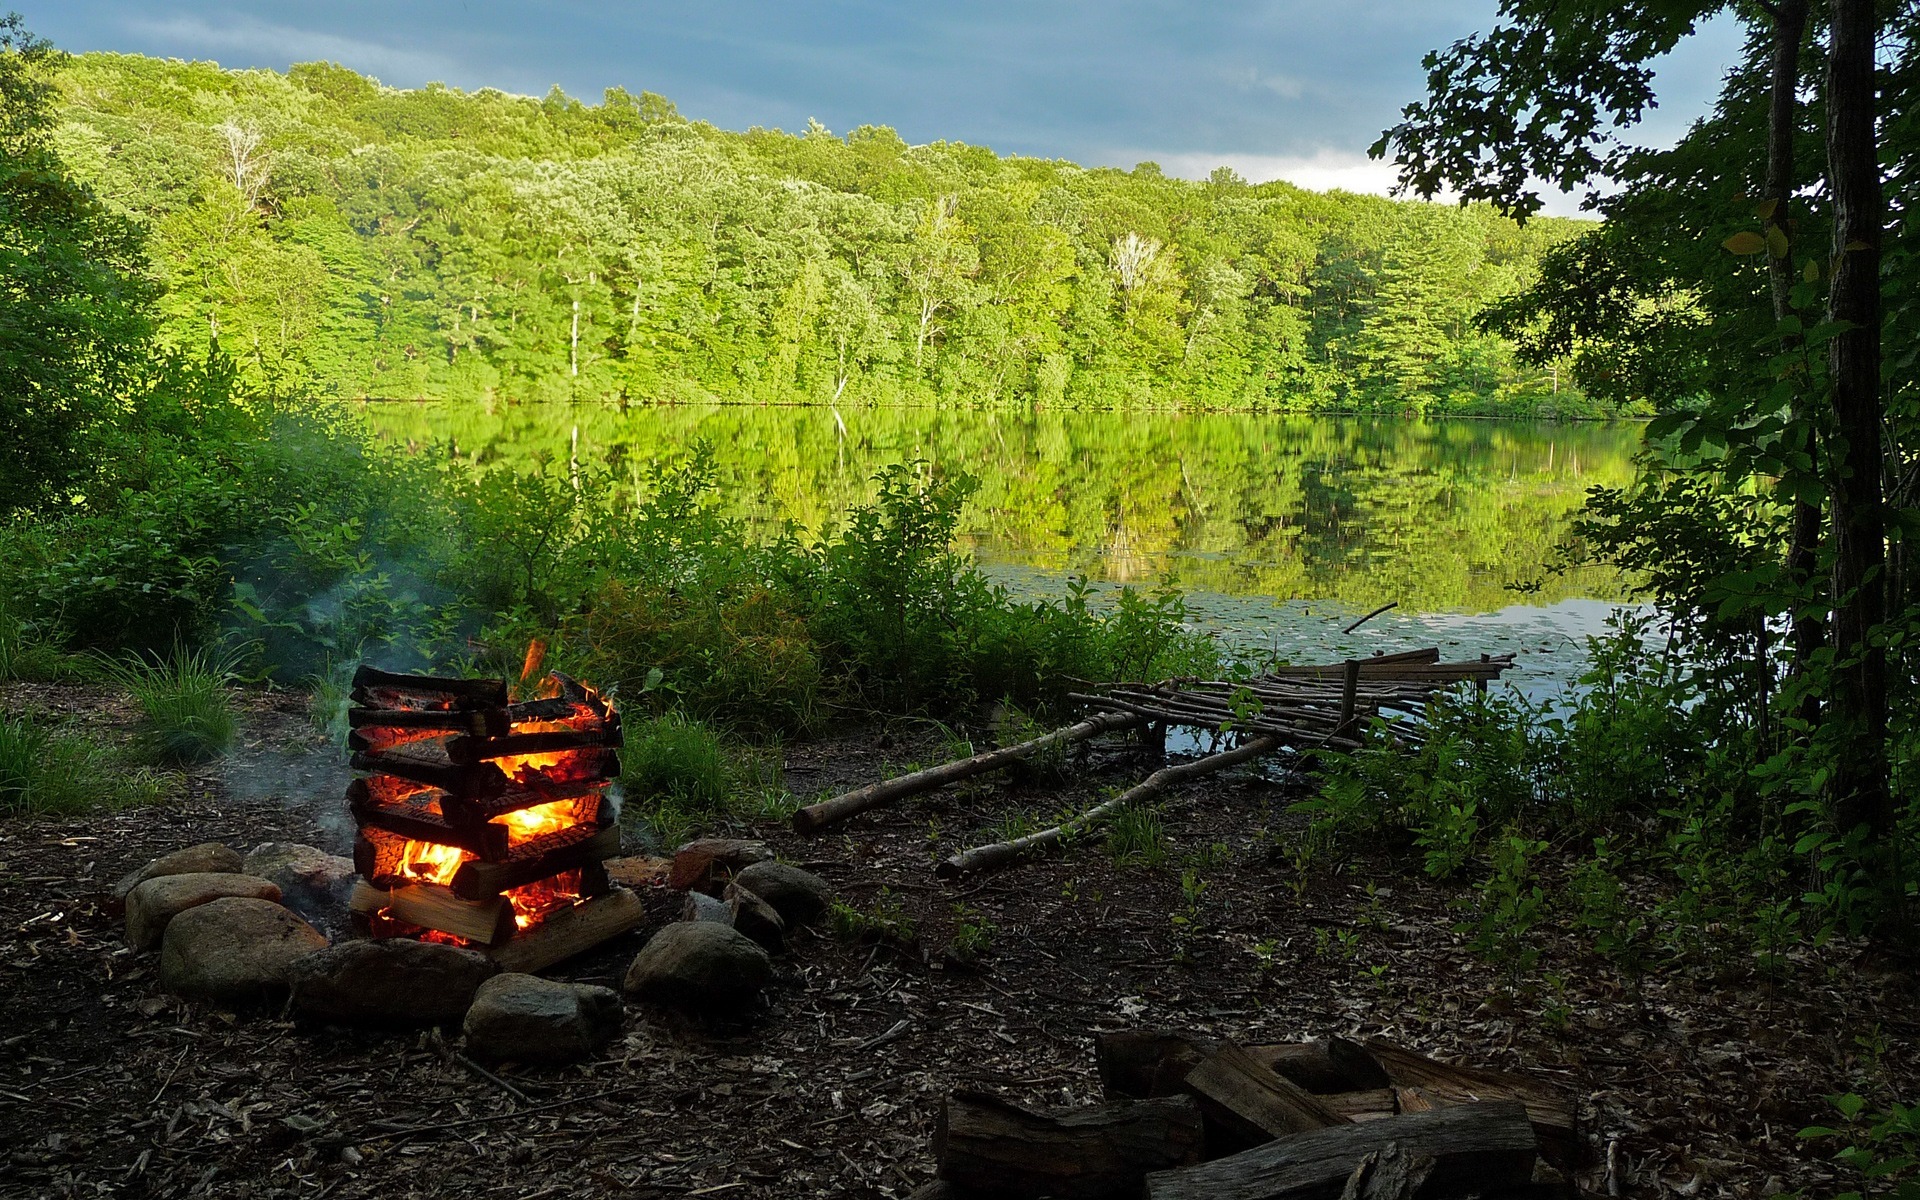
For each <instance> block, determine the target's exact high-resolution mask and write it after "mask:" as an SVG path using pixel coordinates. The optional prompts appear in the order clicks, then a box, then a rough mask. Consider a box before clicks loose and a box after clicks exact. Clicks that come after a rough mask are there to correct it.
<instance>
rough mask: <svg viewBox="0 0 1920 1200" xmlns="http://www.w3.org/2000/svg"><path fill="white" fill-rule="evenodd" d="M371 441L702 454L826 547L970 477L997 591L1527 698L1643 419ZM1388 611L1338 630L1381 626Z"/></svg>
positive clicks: (693, 412)
mask: <svg viewBox="0 0 1920 1200" xmlns="http://www.w3.org/2000/svg"><path fill="white" fill-rule="evenodd" d="M367 411H368V414H369V417H370V419H371V421H372V423H373V425H374V428H375V429H376V431H377V432H378V433H379V435H380V436H381V437H383V438H386V439H390V440H392V441H395V442H400V443H406V444H410V445H412V446H414V447H416V448H422V449H424V448H426V447H427V446H431V445H439V446H443V447H448V448H449V450H450V452H451V453H453V454H455V455H457V456H458V457H460V458H463V459H466V460H468V461H471V462H479V463H488V462H508V463H518V462H525V463H534V462H543V463H562V464H564V463H566V462H567V461H568V460H569V458H570V457H573V458H577V461H579V462H580V463H582V464H601V465H610V466H612V467H613V468H614V470H615V472H616V476H617V477H619V478H621V479H623V480H630V481H632V482H634V483H635V484H638V483H639V482H640V481H641V480H643V479H644V478H645V472H646V469H647V464H649V463H650V462H653V461H655V460H658V459H660V458H663V457H675V456H678V455H681V454H683V453H684V452H685V449H686V448H687V447H688V446H690V445H692V444H693V443H694V442H695V441H696V440H705V441H706V442H707V443H709V444H710V445H711V446H712V447H713V449H714V453H715V457H716V460H717V465H718V467H719V471H720V477H721V481H722V489H723V503H724V506H725V507H726V508H727V510H728V511H730V512H731V513H733V514H734V515H736V516H738V517H740V518H741V519H743V520H745V521H748V522H749V523H751V524H752V525H754V526H755V527H758V528H761V529H764V530H768V531H771V530H773V529H777V528H778V527H779V526H780V525H781V524H782V523H783V522H786V521H793V522H796V523H798V524H799V525H800V526H802V527H803V528H805V529H807V530H809V531H815V532H817V531H819V530H820V529H822V528H825V527H828V526H830V525H831V524H832V523H833V522H834V521H836V520H837V519H838V518H839V516H840V515H841V514H843V513H845V512H846V511H847V510H848V509H849V508H850V507H852V506H854V505H856V504H859V503H862V502H864V501H866V500H869V499H871V498H872V496H873V491H874V489H873V483H872V477H873V474H874V472H875V471H877V470H879V469H880V468H881V467H883V466H885V465H887V464H889V463H895V462H904V461H909V460H913V459H925V460H926V461H928V462H929V463H932V464H934V466H935V467H936V469H939V470H943V471H948V472H965V473H967V474H969V475H972V476H974V477H976V478H977V479H978V480H979V481H980V488H979V490H978V491H977V492H976V493H975V494H974V497H973V499H972V500H971V501H970V502H969V503H968V505H967V507H966V509H965V511H964V512H963V514H962V518H961V526H960V540H961V543H962V545H963V546H964V547H965V548H966V549H967V550H968V551H969V552H970V553H972V555H973V556H974V557H975V559H976V560H977V561H978V562H979V563H980V564H981V566H982V567H983V568H984V569H985V570H987V571H988V572H989V573H990V574H991V575H993V576H994V577H995V578H996V579H998V580H1000V581H1001V582H1002V583H1004V584H1006V585H1007V586H1008V587H1009V588H1010V589H1012V590H1014V591H1016V592H1020V593H1026V594H1041V593H1057V592H1058V591H1059V590H1060V589H1061V588H1062V587H1063V586H1064V583H1065V581H1066V579H1067V578H1068V577H1069V575H1073V574H1079V575H1084V576H1086V577H1087V578H1089V579H1091V580H1094V581H1096V582H1098V583H1102V584H1107V585H1121V584H1128V585H1133V586H1137V587H1152V586H1156V585H1158V584H1159V583H1161V582H1163V581H1166V582H1172V583H1175V584H1177V585H1178V586H1179V587H1180V588H1181V589H1182V590H1183V591H1185V592H1187V594H1188V597H1189V604H1190V606H1191V608H1192V610H1193V614H1194V621H1195V623H1196V624H1197V625H1199V626H1201V627H1204V628H1207V629H1210V630H1213V631H1215V632H1217V633H1219V634H1221V635H1223V636H1224V637H1226V638H1227V639H1228V640H1229V641H1231V642H1233V643H1235V644H1237V645H1240V646H1243V647H1257V648H1259V649H1263V650H1267V651H1270V652H1274V653H1278V654H1280V655H1283V656H1285V657H1287V658H1290V659H1292V660H1293V661H1305V660H1310V659H1317V660H1324V659H1327V658H1337V657H1341V656H1344V655H1346V654H1349V653H1371V652H1372V651H1374V650H1393V649H1404V648H1410V647H1412V646H1415V645H1422V644H1425V645H1431V644H1435V643H1436V642H1438V643H1439V644H1441V645H1443V646H1446V647H1449V648H1450V649H1449V653H1450V654H1451V653H1452V649H1451V648H1457V649H1458V651H1459V652H1461V653H1464V654H1468V655H1471V656H1477V655H1478V654H1480V653H1504V652H1508V651H1513V652H1515V653H1517V654H1520V655H1521V656H1522V662H1523V663H1524V664H1525V665H1527V666H1528V667H1529V668H1531V669H1530V670H1528V671H1527V672H1525V673H1524V675H1525V678H1524V680H1523V683H1524V690H1526V691H1528V692H1535V693H1537V692H1540V691H1542V690H1543V689H1551V688H1552V687H1554V686H1557V684H1558V682H1559V681H1560V680H1562V679H1564V678H1565V676H1566V675H1567V674H1568V672H1569V671H1571V670H1572V669H1574V668H1575V666H1576V665H1577V663H1578V661H1579V657H1580V654H1579V652H1580V650H1581V649H1582V648H1583V647H1584V641H1583V639H1584V637H1585V636H1586V635H1587V634H1590V633H1596V632H1599V631H1600V629H1601V627H1602V622H1603V621H1604V618H1605V617H1606V615H1607V614H1608V613H1609V612H1610V611H1611V610H1612V609H1613V608H1615V607H1616V606H1617V605H1616V603H1615V602H1618V601H1621V600H1623V599H1624V597H1625V588H1624V584H1623V581H1622V580H1621V579H1620V578H1619V577H1618V576H1617V575H1616V574H1615V573H1614V572H1612V571H1611V570H1607V569H1604V568H1598V567H1593V566H1584V567H1579V568H1575V569H1572V570H1565V571H1556V570H1554V560H1555V552H1556V549H1557V547H1558V546H1559V545H1560V543H1561V541H1562V539H1563V537H1564V535H1565V533H1566V532H1567V529H1568V526H1569V522H1570V520H1571V518H1572V516H1573V515H1574V513H1575V512H1577V511H1578V509H1579V508H1580V506H1581V504H1582V503H1583V501H1584V500H1585V496H1586V492H1587V489H1589V488H1592V487H1600V486H1619V485H1621V484H1624V483H1626V482H1627V481H1628V480H1629V479H1630V478H1631V476H1632V462H1631V460H1632V456H1633V454H1634V452H1635V450H1636V449H1638V447H1639V443H1640V434H1641V427H1640V426H1639V425H1637V424H1632V423H1583V424H1554V423H1547V422H1515V421H1482V420H1421V419H1411V418H1406V419H1341V418H1326V417H1301V416H1249V415H1222V414H1180V413H1117V412H1042V413H1008V412H993V411H971V410H951V409H947V410H938V409H927V408H886V409H860V408H844V409H840V410H839V411H838V412H836V411H835V410H833V409H831V408H813V407H741V406H728V407H712V408H696V407H671V408H652V407H632V408H628V409H625V410H622V409H619V408H616V407H611V406H600V405H594V406H571V405H535V404H498V405H495V406H492V407H481V406H476V405H457V406H456V405H444V404H372V405H368V406H367ZM1390 601H1392V602H1397V603H1398V605H1399V608H1398V609H1396V610H1394V611H1393V612H1390V613H1388V614H1385V615H1383V616H1381V617H1378V618H1376V619H1374V620H1373V621H1370V622H1368V623H1367V624H1366V625H1364V626H1362V627H1361V628H1360V629H1359V630H1358V631H1356V633H1354V634H1352V635H1342V634H1341V633H1340V629H1341V628H1342V627H1343V626H1345V625H1346V624H1348V623H1349V622H1351V621H1352V620H1353V619H1354V618H1355V617H1356V616H1358V615H1359V614H1361V613H1364V612H1366V611H1368V610H1371V609H1373V608H1375V607H1377V606H1378V605H1381V604H1385V603H1388V602H1390Z"/></svg>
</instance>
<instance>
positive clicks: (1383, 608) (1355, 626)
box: [1340, 600, 1400, 633]
mask: <svg viewBox="0 0 1920 1200" xmlns="http://www.w3.org/2000/svg"><path fill="white" fill-rule="evenodd" d="M1399 607H1400V602H1399V601H1398V600H1395V601H1392V602H1391V603H1388V604H1382V605H1381V606H1380V607H1379V608H1376V609H1374V610H1373V611H1372V612H1370V613H1368V614H1367V615H1366V616H1364V617H1361V618H1360V619H1359V620H1358V621H1355V622H1354V623H1353V624H1351V625H1349V626H1347V627H1346V628H1345V629H1342V630H1341V631H1340V632H1341V633H1352V632H1353V631H1354V630H1356V629H1358V628H1360V627H1361V626H1362V625H1365V624H1366V623H1367V622H1368V621H1371V620H1373V619H1374V618H1375V617H1377V616H1379V615H1380V614H1381V613H1383V612H1388V611H1391V610H1392V609H1396V608H1399Z"/></svg>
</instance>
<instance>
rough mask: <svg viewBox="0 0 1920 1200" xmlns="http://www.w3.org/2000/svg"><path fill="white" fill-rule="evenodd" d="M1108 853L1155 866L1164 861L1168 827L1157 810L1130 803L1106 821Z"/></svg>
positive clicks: (1126, 859) (1123, 860)
mask: <svg viewBox="0 0 1920 1200" xmlns="http://www.w3.org/2000/svg"><path fill="white" fill-rule="evenodd" d="M1107 853H1108V854H1110V855H1112V856H1113V858H1114V861H1116V862H1123V863H1138V864H1140V865H1141V866H1147V867H1158V866H1163V865H1165V863H1166V861H1167V855H1168V850H1167V831H1166V827H1165V826H1163V825H1162V824H1161V822H1160V814H1159V813H1156V812H1154V811H1153V810H1152V809H1151V808H1146V807H1143V806H1141V805H1137V804H1130V805H1128V806H1126V807H1125V808H1123V809H1121V810H1120V811H1119V812H1117V813H1115V814H1114V815H1113V820H1112V821H1110V822H1108V824H1107Z"/></svg>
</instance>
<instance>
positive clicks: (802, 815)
mask: <svg viewBox="0 0 1920 1200" xmlns="http://www.w3.org/2000/svg"><path fill="white" fill-rule="evenodd" d="M1144 724H1146V720H1145V718H1143V717H1141V716H1140V715H1139V714H1137V713H1132V712H1103V713H1096V714H1094V715H1093V716H1091V717H1088V718H1087V719H1086V720H1084V721H1081V722H1080V723H1079V724H1077V725H1069V726H1067V727H1066V728H1064V729H1056V730H1054V731H1053V732H1052V733H1049V734H1045V735H1044V736H1041V737H1037V738H1034V739H1033V740H1032V741H1030V742H1021V743H1020V744H1019V745H1017V746H1003V747H1001V748H1000V749H998V750H985V751H982V752H981V753H979V754H976V755H974V756H973V757H972V758H962V759H958V760H956V761H954V762H949V763H942V764H940V765H939V766H937V767H928V768H927V769H926V770H924V771H915V772H913V773H912V774H911V775H902V776H900V777H899V778H897V779H889V780H886V781H885V782H882V783H874V784H868V785H867V786H866V787H863V788H859V789H857V790H855V791H851V792H848V793H846V794H845V795H841V796H835V797H833V799H831V800H822V801H821V802H820V803H818V804H810V805H808V806H807V807H805V808H803V809H801V810H800V811H799V812H797V813H794V814H793V828H794V831H795V832H797V833H812V832H814V831H815V830H818V829H823V828H825V827H826V826H828V825H831V824H833V823H834V822H836V821H843V820H845V819H846V818H848V817H851V816H853V815H854V814H855V813H863V812H865V811H867V810H868V809H870V808H878V807H880V806H881V805H883V804H891V803H892V802H893V801H895V800H898V799H900V798H901V797H903V796H914V795H918V794H919V793H921V792H930V791H932V790H933V789H935V788H938V787H944V786H946V785H947V784H949V783H957V782H959V781H960V780H962V779H971V778H972V777H973V776H975V775H983V774H985V773H987V772H988V771H997V770H999V769H1001V768H1002V767H1008V766H1011V765H1013V764H1014V763H1016V762H1019V761H1020V760H1022V759H1024V758H1028V757H1030V756H1032V755H1034V754H1037V753H1039V752H1040V751H1042V750H1046V749H1049V748H1051V747H1053V746H1065V745H1071V744H1072V743H1074V742H1081V741H1085V740H1086V739H1088V738H1090V737H1094V736H1096V735H1098V734H1102V733H1107V732H1109V731H1111V730H1116V729H1133V728H1136V727H1138V726H1141V725H1144Z"/></svg>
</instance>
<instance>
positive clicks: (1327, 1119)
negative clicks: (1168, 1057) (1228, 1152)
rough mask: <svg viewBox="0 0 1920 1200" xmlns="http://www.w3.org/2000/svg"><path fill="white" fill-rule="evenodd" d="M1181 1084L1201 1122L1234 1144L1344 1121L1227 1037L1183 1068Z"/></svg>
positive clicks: (1311, 1095) (1303, 1131)
mask: <svg viewBox="0 0 1920 1200" xmlns="http://www.w3.org/2000/svg"><path fill="white" fill-rule="evenodd" d="M1185 1087H1186V1090H1187V1091H1189V1092H1191V1093H1193V1095H1194V1097H1195V1098H1196V1099H1198V1100H1199V1101H1200V1111H1201V1112H1202V1113H1204V1114H1205V1115H1206V1118H1207V1121H1208V1122H1209V1123H1210V1124H1213V1125H1216V1126H1218V1127H1219V1128H1220V1130H1221V1131H1222V1132H1224V1133H1225V1134H1226V1135H1227V1140H1228V1141H1231V1142H1234V1143H1237V1144H1240V1145H1254V1144H1257V1143H1259V1142H1263V1141H1266V1140H1267V1139H1269V1138H1280V1137H1286V1136H1288V1135H1289V1134H1295V1133H1305V1132H1306V1131H1308V1130H1311V1129H1325V1128H1327V1127H1328V1126H1332V1125H1344V1124H1348V1123H1349V1122H1348V1120H1347V1118H1346V1117H1344V1116H1342V1115H1341V1114H1339V1113H1337V1112H1334V1111H1333V1110H1332V1109H1331V1108H1328V1107H1327V1106H1326V1105H1325V1104H1322V1103H1321V1102H1320V1101H1319V1100H1318V1099H1316V1098H1315V1097H1314V1096H1313V1094H1312V1093H1311V1092H1308V1091H1307V1090H1306V1089H1305V1088H1303V1087H1301V1086H1299V1085H1298V1084H1296V1083H1294V1082H1293V1081H1292V1080H1290V1079H1286V1078H1284V1077H1282V1076H1280V1075H1279V1074H1277V1073H1275V1072H1274V1071H1272V1070H1271V1069H1269V1068H1268V1067H1267V1066H1266V1065H1264V1064H1263V1063H1261V1062H1260V1061H1259V1060H1258V1059H1256V1058H1254V1056H1253V1055H1251V1054H1249V1053H1247V1051H1246V1049H1245V1048H1244V1047H1241V1046H1236V1045H1234V1044H1232V1043H1231V1042H1229V1043H1227V1044H1226V1045H1224V1046H1221V1047H1220V1048H1219V1049H1217V1050H1215V1051H1214V1052H1213V1053H1212V1054H1210V1055H1208V1056H1207V1057H1206V1058H1205V1059H1204V1060H1202V1061H1201V1063H1200V1065H1199V1066H1197V1067H1195V1068H1194V1069H1193V1070H1191V1071H1189V1072H1187V1077H1186V1080H1185Z"/></svg>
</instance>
